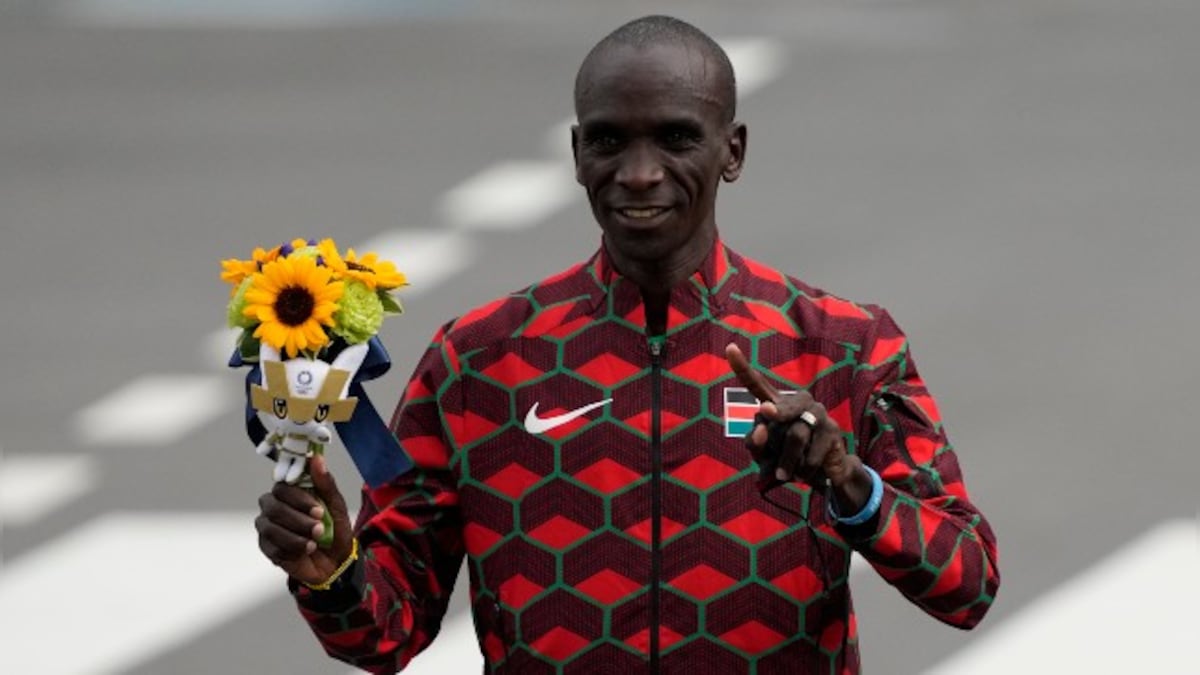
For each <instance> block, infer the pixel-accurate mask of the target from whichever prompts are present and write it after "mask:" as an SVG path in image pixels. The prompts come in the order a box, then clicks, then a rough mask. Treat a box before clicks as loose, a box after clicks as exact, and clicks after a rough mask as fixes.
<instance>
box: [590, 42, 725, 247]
mask: <svg viewBox="0 0 1200 675" xmlns="http://www.w3.org/2000/svg"><path fill="white" fill-rule="evenodd" d="M585 67H586V71H585V72H584V73H583V79H582V80H581V85H582V86H581V87H580V89H579V94H578V97H577V100H576V106H575V107H576V111H575V112H576V115H577V116H578V119H579V124H578V126H576V127H574V128H573V129H572V130H571V144H572V148H573V150H574V154H575V177H576V180H577V181H579V184H580V185H583V186H584V187H585V188H586V189H587V193H588V201H590V202H591V206H592V213H593V214H594V215H595V218H596V221H597V222H598V223H599V224H600V227H601V228H602V229H603V230H604V233H605V239H606V242H607V244H608V246H609V249H610V251H611V252H612V253H613V254H614V255H615V256H617V257H618V259H625V260H631V261H640V262H643V263H663V262H667V263H669V262H671V261H672V260H683V259H692V258H694V257H695V256H694V254H696V253H700V254H701V255H702V254H704V253H707V248H708V246H709V245H710V244H711V242H712V239H713V236H715V232H716V224H715V220H714V206H715V202H716V197H717V184H718V183H719V182H720V180H721V179H722V178H724V179H725V180H728V181H732V180H735V179H736V178H737V176H738V174H739V172H740V171H741V165H742V158H743V154H744V151H745V150H744V149H745V138H746V131H745V127H744V126H742V125H741V124H735V123H731V122H727V121H726V120H725V119H724V117H725V112H724V111H725V110H726V102H725V101H724V100H723V94H722V93H721V92H722V88H721V87H720V86H719V83H718V82H717V81H716V78H715V77H714V76H713V72H714V71H715V68H714V67H713V66H712V65H711V64H709V63H707V62H706V60H705V59H704V57H703V55H702V53H701V52H700V51H699V50H696V49H688V48H686V47H684V46H683V45H678V44H662V45H655V46H652V47H649V48H645V49H636V48H633V47H626V46H618V47H614V48H612V49H610V50H609V51H608V52H606V53H604V54H601V55H598V57H597V58H595V59H594V60H593V61H592V63H591V64H589V65H588V66H585ZM699 247H703V249H704V250H703V251H692V250H691V249H692V248H697V249H698V248H699Z"/></svg>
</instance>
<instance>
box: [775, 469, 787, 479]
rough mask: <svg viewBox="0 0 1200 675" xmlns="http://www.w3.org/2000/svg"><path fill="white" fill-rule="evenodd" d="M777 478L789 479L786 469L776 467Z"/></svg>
mask: <svg viewBox="0 0 1200 675" xmlns="http://www.w3.org/2000/svg"><path fill="white" fill-rule="evenodd" d="M775 479H776V480H787V479H788V474H787V471H784V470H783V469H775Z"/></svg>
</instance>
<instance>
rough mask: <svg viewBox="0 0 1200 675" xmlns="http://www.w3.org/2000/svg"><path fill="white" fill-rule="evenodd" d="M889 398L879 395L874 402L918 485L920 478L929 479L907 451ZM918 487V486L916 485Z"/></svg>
mask: <svg viewBox="0 0 1200 675" xmlns="http://www.w3.org/2000/svg"><path fill="white" fill-rule="evenodd" d="M890 397H891V395H889V394H880V395H879V397H878V398H877V399H875V401H876V403H877V404H878V405H879V409H880V410H882V411H883V413H884V414H885V415H886V416H887V419H888V424H890V425H891V427H892V433H893V434H895V435H896V445H897V447H898V449H899V451H900V457H901V458H902V459H903V460H904V463H905V464H907V465H908V467H909V468H910V469H912V470H913V471H914V472H915V475H916V478H914V479H913V482H914V483H920V482H921V480H920V478H921V477H926V478H927V479H928V478H929V477H928V474H927V472H926V471H925V469H924V468H922V467H920V466H918V465H917V462H916V460H914V459H913V456H912V453H910V452H909V451H908V438H907V437H906V436H905V434H904V429H903V428H902V427H901V426H900V415H899V414H898V413H897V412H896V408H895V407H894V406H893V405H892V403H891V401H889V400H888V399H889V398H890ZM918 487H920V486H919V485H918Z"/></svg>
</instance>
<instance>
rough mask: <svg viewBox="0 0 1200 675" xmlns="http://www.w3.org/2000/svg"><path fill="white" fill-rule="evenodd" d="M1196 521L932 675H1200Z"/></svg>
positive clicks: (1162, 535)
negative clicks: (1199, 659) (1199, 662)
mask: <svg viewBox="0 0 1200 675" xmlns="http://www.w3.org/2000/svg"><path fill="white" fill-rule="evenodd" d="M1198 538H1200V526H1198V524H1197V521H1195V520H1186V519H1181V520H1172V521H1168V522H1166V523H1163V524H1161V525H1159V526H1158V527H1156V528H1154V529H1153V530H1150V531H1149V532H1147V533H1145V534H1143V535H1142V536H1140V537H1138V538H1137V539H1135V540H1134V541H1132V542H1130V543H1129V544H1127V545H1126V546H1125V547H1123V548H1122V549H1121V550H1119V551H1117V552H1116V553H1114V554H1112V555H1110V556H1109V557H1107V558H1105V559H1104V560H1102V561H1101V562H1099V563H1098V564H1096V565H1094V566H1092V567H1091V568H1090V569H1088V570H1086V571H1084V572H1083V573H1082V574H1080V575H1079V576H1078V577H1076V578H1074V579H1072V580H1070V581H1068V582H1067V583H1065V584H1063V585H1061V586H1058V587H1057V588H1054V589H1052V590H1051V591H1050V592H1048V593H1046V594H1044V595H1042V596H1041V597H1040V598H1038V600H1037V601H1035V602H1033V603H1032V604H1030V605H1027V606H1026V607H1024V608H1022V609H1021V611H1020V612H1018V613H1017V614H1016V615H1015V616H1012V617H1009V618H1008V619H1007V620H1006V621H1004V622H1003V623H1001V624H999V625H998V626H997V627H996V628H995V629H993V630H990V631H989V632H987V633H984V634H982V635H981V636H980V637H979V638H978V639H976V640H975V641H974V642H972V643H970V644H968V645H967V646H966V647H965V648H964V649H962V650H961V651H960V652H958V653H957V654H955V655H954V656H952V657H950V659H948V660H946V661H944V662H942V663H941V664H939V665H938V666H937V667H935V668H933V669H931V670H928V671H926V675H959V674H960V673H970V674H971V675H1007V674H1008V673H1032V672H1037V673H1161V674H1163V675H1171V674H1180V675H1182V674H1183V673H1195V672H1196V667H1195V657H1194V656H1193V655H1192V653H1191V646H1192V642H1193V641H1194V640H1195V635H1194V633H1193V632H1192V631H1194V630H1195V625H1196V615H1195V611H1196V605H1197V603H1200V582H1198V581H1197V579H1196V570H1198V569H1200V553H1197V539H1198Z"/></svg>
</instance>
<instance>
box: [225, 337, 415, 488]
mask: <svg viewBox="0 0 1200 675" xmlns="http://www.w3.org/2000/svg"><path fill="white" fill-rule="evenodd" d="M332 356H335V355H331V358H332ZM242 366H250V372H248V373H246V386H245V392H246V434H247V435H248V436H249V437H250V442H251V443H253V444H254V445H258V444H259V443H261V442H262V439H263V438H264V437H266V435H267V430H266V427H264V426H263V424H262V422H261V421H259V419H258V414H257V411H255V410H254V408H251V407H250V385H252V384H259V383H260V382H261V380H262V376H261V371H260V370H259V367H258V364H257V363H251V362H248V361H244V360H243V359H242V355H241V352H239V351H238V350H237V349H235V350H234V351H233V356H231V357H229V367H230V368H241V367H242ZM391 367H392V360H391V357H389V356H388V353H387V350H386V349H384V348H383V343H382V342H380V341H379V338H378V337H373V338H371V341H370V342H368V343H367V356H366V357H365V358H364V359H363V362H362V366H360V367H359V369H358V372H357V373H355V374H354V378H353V379H352V380H350V389H349V395H350V396H354V397H357V398H358V404H357V405H355V406H354V413H353V414H351V416H350V419H349V420H347V421H345V422H335V423H334V427H336V428H337V432H338V437H339V438H341V439H342V444H343V445H345V446H346V450H347V451H348V452H349V453H350V458H351V459H352V460H354V466H355V467H357V468H358V473H359V474H361V475H362V477H363V480H364V481H366V483H367V485H369V486H370V487H372V488H377V487H380V486H381V485H385V484H387V483H388V482H390V481H391V480H392V479H394V478H396V477H397V476H399V475H401V474H403V473H406V472H407V471H408V470H409V469H411V468H412V466H413V461H412V458H410V457H409V456H408V453H406V452H404V449H403V448H402V447H400V443H399V442H398V441H397V440H396V436H395V435H394V434H393V433H392V431H391V430H390V429H388V426H387V424H385V423H384V421H383V418H381V417H380V416H379V411H377V410H376V409H375V406H374V405H373V404H372V403H371V399H370V398H368V397H367V390H366V389H364V388H363V385H362V383H363V382H366V381H367V380H373V379H375V378H377V377H379V376H380V375H383V374H384V373H386V372H387V371H388V369H389V368H391Z"/></svg>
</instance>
